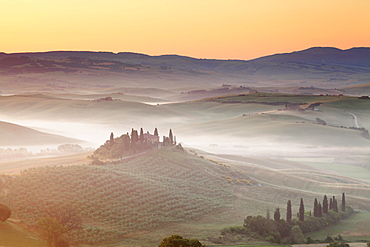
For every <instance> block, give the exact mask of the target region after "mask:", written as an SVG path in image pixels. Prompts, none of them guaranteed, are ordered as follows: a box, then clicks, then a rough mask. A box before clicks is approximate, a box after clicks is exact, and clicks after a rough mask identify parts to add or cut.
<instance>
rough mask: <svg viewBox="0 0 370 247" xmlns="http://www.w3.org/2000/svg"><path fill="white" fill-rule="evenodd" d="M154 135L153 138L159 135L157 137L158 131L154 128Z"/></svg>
mask: <svg viewBox="0 0 370 247" xmlns="http://www.w3.org/2000/svg"><path fill="white" fill-rule="evenodd" d="M154 135H155V136H159V135H158V129H157V128H155V129H154Z"/></svg>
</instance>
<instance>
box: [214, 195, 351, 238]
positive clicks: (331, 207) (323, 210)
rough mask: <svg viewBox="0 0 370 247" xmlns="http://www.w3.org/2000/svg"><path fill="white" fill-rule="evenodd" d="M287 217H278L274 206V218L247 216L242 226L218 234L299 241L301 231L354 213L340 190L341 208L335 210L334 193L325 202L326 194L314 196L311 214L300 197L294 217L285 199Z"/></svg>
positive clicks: (278, 212)
mask: <svg viewBox="0 0 370 247" xmlns="http://www.w3.org/2000/svg"><path fill="white" fill-rule="evenodd" d="M286 212H287V213H286V220H284V219H281V218H280V217H281V215H280V208H276V210H275V212H274V218H273V219H270V218H269V211H268V213H267V217H266V218H265V217H263V216H261V215H259V216H248V217H247V218H245V219H244V224H243V228H228V229H226V230H224V231H223V232H222V233H221V234H226V232H228V231H229V232H234V233H238V234H247V235H248V234H249V235H250V236H252V237H255V238H259V239H264V240H266V241H269V242H273V243H281V241H283V240H284V241H285V242H286V243H302V242H303V241H304V235H303V234H304V233H307V232H312V231H317V230H320V229H322V228H323V227H326V226H328V225H333V224H336V223H338V222H339V221H340V220H341V219H343V218H346V217H348V216H350V215H352V214H353V213H354V211H353V209H352V208H351V207H348V206H346V201H345V194H344V193H343V194H342V205H341V211H339V210H338V203H337V200H336V198H335V196H333V197H332V198H330V202H328V198H327V196H326V195H325V196H324V199H323V202H322V204H321V202H319V201H318V200H317V198H315V200H314V209H313V215H312V213H311V212H306V211H305V206H304V202H303V198H301V200H300V206H299V211H298V213H297V217H296V218H294V219H293V218H292V203H291V201H290V200H289V201H288V202H287V211H286Z"/></svg>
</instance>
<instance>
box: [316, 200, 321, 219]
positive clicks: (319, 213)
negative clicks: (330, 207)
mask: <svg viewBox="0 0 370 247" xmlns="http://www.w3.org/2000/svg"><path fill="white" fill-rule="evenodd" d="M317 217H322V207H321V203H320V202H319V205H318V216H317Z"/></svg>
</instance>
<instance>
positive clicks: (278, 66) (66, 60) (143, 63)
mask: <svg viewBox="0 0 370 247" xmlns="http://www.w3.org/2000/svg"><path fill="white" fill-rule="evenodd" d="M54 72H56V73H59V76H61V74H60V73H62V74H63V73H64V74H63V76H61V77H63V78H64V84H63V82H62V81H60V77H58V78H57V76H56V74H55V73H54ZM52 73H54V74H52ZM22 74H23V75H24V74H25V75H26V76H23V77H22V76H20V75H22ZM35 74H37V75H39V76H37V77H36V76H33V75H35ZM2 75H4V76H13V78H11V79H8V80H9V81H8V82H9V83H8V82H6V81H5V80H4V83H6V84H5V85H4V86H3V88H4V92H8V91H9V90H15V89H14V87H13V88H12V87H11V86H12V84H10V82H14V81H16V82H21V83H24V86H26V87H28V86H32V87H33V88H36V86H37V90H38V91H39V90H41V91H44V90H45V89H46V90H48V91H55V90H59V91H61V90H66V89H68V88H71V85H76V82H80V83H79V85H78V86H79V88H81V90H85V89H89V87H91V86H94V85H95V86H97V88H98V89H99V87H100V88H101V87H105V88H111V90H112V92H117V91H118V92H121V91H124V90H125V88H126V87H131V88H137V87H139V88H153V87H155V88H158V89H162V90H169V89H170V90H172V91H175V92H178V93H182V92H187V91H191V90H197V89H205V88H216V87H220V86H221V85H223V84H226V85H237V86H244V87H319V88H326V89H333V88H334V89H335V88H344V87H351V86H358V85H363V84H369V83H370V47H358V48H351V49H348V50H340V49H337V48H332V47H313V48H309V49H306V50H302V51H295V52H291V53H283V54H275V55H270V56H265V57H261V58H257V59H253V60H218V59H198V58H192V57H186V56H180V55H160V56H150V55H146V54H140V53H131V52H120V53H113V52H92V51H50V52H39V53H37V52H36V53H13V54H6V53H0V76H2ZM41 77H42V78H41ZM101 77H104V80H101ZM8 78H10V77H8ZM115 78H116V79H115ZM117 78H120V79H117ZM128 78H130V79H128ZM50 79H52V80H50ZM29 81H32V82H33V84H30V83H29ZM49 81H50V82H51V83H46V87H45V86H44V85H45V83H44V82H49ZM92 81H95V82H97V83H96V84H92ZM36 84H37V85H36ZM13 85H14V86H15V84H13ZM18 88H19V86H18ZM33 90H34V89H32V88H31V89H29V90H28V91H33ZM4 92H3V93H4Z"/></svg>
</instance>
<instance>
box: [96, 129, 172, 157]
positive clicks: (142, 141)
mask: <svg viewBox="0 0 370 247" xmlns="http://www.w3.org/2000/svg"><path fill="white" fill-rule="evenodd" d="M159 139H160V138H159V134H158V129H157V128H155V129H154V134H153V135H152V134H150V133H149V132H147V133H144V130H143V128H140V134H139V132H138V131H137V130H135V129H132V130H131V134H129V133H128V132H127V133H126V134H123V135H121V136H120V137H116V138H115V137H114V134H113V132H112V133H111V134H110V138H109V140H107V141H106V142H105V143H104V144H103V145H101V146H100V147H99V148H98V149H96V150H95V151H94V154H93V157H92V159H93V164H95V163H96V164H98V163H99V162H98V160H97V158H104V159H118V158H122V157H125V156H130V155H134V154H137V153H141V152H145V151H148V150H151V149H157V148H159V147H162V146H172V145H175V144H176V137H174V136H173V134H172V130H171V129H170V131H169V136H168V137H166V136H163V141H162V142H160V140H159Z"/></svg>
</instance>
